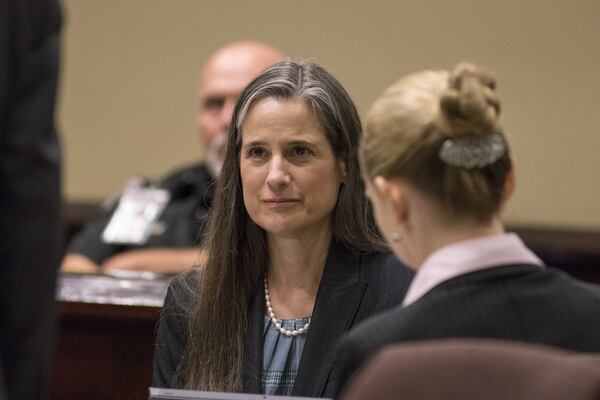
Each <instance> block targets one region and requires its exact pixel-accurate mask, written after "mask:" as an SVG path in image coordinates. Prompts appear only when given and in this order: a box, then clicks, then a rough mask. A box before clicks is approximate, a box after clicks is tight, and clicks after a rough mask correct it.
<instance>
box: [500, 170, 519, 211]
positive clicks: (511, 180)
mask: <svg viewBox="0 0 600 400" xmlns="http://www.w3.org/2000/svg"><path fill="white" fill-rule="evenodd" d="M516 186H517V178H516V176H515V167H514V166H513V167H512V168H511V170H510V171H508V173H507V174H506V180H505V181H504V190H503V192H502V202H503V203H506V202H507V201H508V200H509V199H510V198H511V196H512V194H513V193H514V192H515V189H516Z"/></svg>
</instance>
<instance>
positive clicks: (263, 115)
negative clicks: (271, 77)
mask: <svg viewBox="0 0 600 400" xmlns="http://www.w3.org/2000/svg"><path fill="white" fill-rule="evenodd" d="M240 174H241V178H242V186H243V193H244V204H245V206H246V210H247V211H248V214H249V215H250V218H252V220H253V221H254V222H255V223H256V224H257V225H259V226H260V227H262V228H263V229H264V230H265V231H267V232H268V233H270V234H275V235H286V236H292V237H294V236H300V235H305V234H308V235H310V234H311V233H313V232H321V230H323V229H331V215H332V211H333V209H334V208H335V205H336V202H337V195H338V191H339V188H340V184H341V182H342V181H343V179H344V165H343V163H342V162H339V161H338V160H336V158H335V156H334V154H333V151H332V149H331V147H330V145H329V142H328V141H327V138H326V137H325V132H324V130H323V127H322V125H321V124H320V122H319V121H318V120H317V119H316V118H315V116H314V114H313V112H312V110H311V108H310V107H309V106H308V105H307V104H306V103H304V102H303V101H289V100H284V101H280V100H277V99H274V98H266V99H263V100H260V101H258V102H256V103H255V104H254V105H253V106H252V107H251V108H250V110H249V112H248V114H247V116H246V119H245V121H244V123H243V124H242V148H241V153H240Z"/></svg>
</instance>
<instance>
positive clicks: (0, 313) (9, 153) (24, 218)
mask: <svg viewBox="0 0 600 400" xmlns="http://www.w3.org/2000/svg"><path fill="white" fill-rule="evenodd" d="M59 25H60V12H59V8H58V3H57V1H56V0H2V1H0V363H1V364H2V366H1V367H0V371H4V378H5V379H2V378H0V385H2V381H4V384H5V386H6V393H7V394H8V395H9V398H11V399H38V398H40V397H41V394H42V392H43V391H44V386H45V382H46V380H47V379H46V376H47V374H48V371H47V370H48V368H47V367H48V363H49V360H50V357H51V354H52V346H51V343H52V342H51V338H52V334H53V331H54V329H53V326H52V324H53V314H52V305H53V299H54V283H55V278H54V277H55V274H56V270H57V269H58V264H59V257H60V246H59V237H60V235H59V233H60V231H61V225H60V220H59V210H60V199H59V149H58V141H57V138H56V132H55V129H54V122H53V121H54V119H53V117H54V115H53V114H54V102H55V92H56V81H57V72H58V33H59ZM2 392H3V390H2V388H0V397H3V393H2Z"/></svg>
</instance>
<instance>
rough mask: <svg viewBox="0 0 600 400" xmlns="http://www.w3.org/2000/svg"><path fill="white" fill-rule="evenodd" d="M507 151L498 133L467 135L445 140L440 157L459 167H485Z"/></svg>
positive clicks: (447, 162)
mask: <svg viewBox="0 0 600 400" xmlns="http://www.w3.org/2000/svg"><path fill="white" fill-rule="evenodd" d="M505 152H506V144H505V143H504V140H503V139H502V136H500V135H499V134H497V133H493V134H491V135H465V136H461V137H457V138H448V139H446V140H444V142H443V143H442V146H441V147H440V152H439V153H438V154H439V157H440V159H441V160H442V161H443V162H445V163H446V164H449V165H452V166H454V167H459V168H466V169H472V168H483V167H485V166H487V165H490V164H493V163H495V162H496V161H498V160H499V159H500V157H502V156H503V155H504V153H505Z"/></svg>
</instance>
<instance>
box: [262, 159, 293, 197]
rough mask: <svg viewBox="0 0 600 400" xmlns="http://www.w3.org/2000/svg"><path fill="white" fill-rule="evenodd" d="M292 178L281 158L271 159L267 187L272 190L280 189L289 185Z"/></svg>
mask: <svg viewBox="0 0 600 400" xmlns="http://www.w3.org/2000/svg"><path fill="white" fill-rule="evenodd" d="M290 182H291V176H290V174H289V173H288V171H287V170H286V168H285V162H284V161H283V160H282V159H281V157H279V156H274V157H273V158H271V162H270V165H269V173H268V175H267V185H269V187H270V188H271V189H274V190H275V189H280V188H282V187H285V186H287V185H289V184H290Z"/></svg>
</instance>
